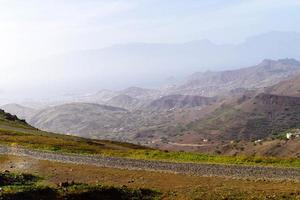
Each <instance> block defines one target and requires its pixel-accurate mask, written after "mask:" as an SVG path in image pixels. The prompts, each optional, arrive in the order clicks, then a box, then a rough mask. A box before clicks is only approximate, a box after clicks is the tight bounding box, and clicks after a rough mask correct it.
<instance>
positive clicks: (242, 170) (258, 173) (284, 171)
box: [0, 146, 300, 182]
mask: <svg viewBox="0 0 300 200" xmlns="http://www.w3.org/2000/svg"><path fill="white" fill-rule="evenodd" d="M0 154H8V155H16V156H26V157H30V158H35V159H39V160H49V161H58V162H63V163H75V164H84V165H95V166H99V167H109V168H120V169H129V170H151V171H160V172H172V173H180V174H189V175H196V176H219V177H232V178H243V179H244V178H249V179H266V180H270V179H272V180H274V179H276V180H293V181H297V182H298V181H300V169H291V168H273V167H258V166H237V165H220V164H195V163H171V162H161V161H149V160H134V159H125V158H115V157H103V156H84V155H75V154H60V153H51V152H43V151H35V150H28V149H22V148H13V147H6V146H0Z"/></svg>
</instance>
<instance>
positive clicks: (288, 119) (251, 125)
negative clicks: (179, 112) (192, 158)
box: [190, 93, 300, 140]
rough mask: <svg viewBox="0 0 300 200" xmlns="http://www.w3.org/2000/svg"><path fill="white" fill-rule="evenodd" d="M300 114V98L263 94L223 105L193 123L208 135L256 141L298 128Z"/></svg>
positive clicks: (224, 138)
mask: <svg viewBox="0 0 300 200" xmlns="http://www.w3.org/2000/svg"><path fill="white" fill-rule="evenodd" d="M299 113H300V98H299V97H290V96H280V95H273V94H266V93H260V94H258V95H256V96H254V97H249V98H246V97H242V98H240V99H238V100H237V101H232V102H231V103H230V104H223V105H222V106H221V107H219V108H218V109H216V110H215V111H214V112H213V113H212V114H210V115H209V116H207V117H204V118H203V119H202V120H200V121H198V122H193V123H191V124H190V126H191V127H194V128H196V130H198V132H201V133H202V134H203V135H205V137H208V138H215V139H218V140H221V139H222V140H244V139H245V140H255V139H262V138H266V137H270V136H272V135H274V134H279V133H280V132H282V131H284V130H287V129H289V128H296V127H299V124H300V115H299Z"/></svg>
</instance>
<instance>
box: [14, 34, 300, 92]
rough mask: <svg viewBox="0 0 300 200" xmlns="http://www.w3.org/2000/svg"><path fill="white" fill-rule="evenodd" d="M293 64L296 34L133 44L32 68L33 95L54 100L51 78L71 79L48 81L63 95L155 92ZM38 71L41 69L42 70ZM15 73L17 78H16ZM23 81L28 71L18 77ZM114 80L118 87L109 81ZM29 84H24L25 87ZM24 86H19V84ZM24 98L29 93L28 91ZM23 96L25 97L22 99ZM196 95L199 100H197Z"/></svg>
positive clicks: (299, 43) (299, 55) (298, 45)
mask: <svg viewBox="0 0 300 200" xmlns="http://www.w3.org/2000/svg"><path fill="white" fill-rule="evenodd" d="M287 57H288V58H295V59H299V60H300V34H299V33H291V32H269V33H266V34H261V35H257V36H254V37H251V38H248V39H246V40H245V41H244V42H242V43H240V44H220V45H218V44H214V43H213V42H210V41H207V40H200V41H191V42H186V43H180V44H163V43H156V44H155V43H154V44H151V43H134V44H122V45H114V46H111V47H107V48H103V49H96V50H83V51H78V52H72V53H68V54H63V55H59V56H52V57H49V58H47V59H43V60H40V61H37V62H35V63H32V64H30V65H29V66H27V65H26V66H24V68H25V67H30V68H31V69H32V70H34V71H36V73H35V74H32V73H31V74H30V76H28V77H30V79H31V81H33V82H34V81H37V82H39V85H35V86H34V89H35V90H38V89H40V90H42V91H47V94H49V93H53V94H57V93H58V92H59V91H57V90H58V88H56V89H55V90H54V89H53V87H52V86H48V84H47V83H48V82H45V81H44V80H48V79H46V77H47V78H48V77H49V72H52V71H53V72H55V73H56V74H69V75H70V76H68V77H60V76H55V77H53V78H52V79H51V81H53V82H56V83H57V85H60V86H61V87H59V90H61V91H66V90H68V91H75V92H76V91H77V92H78V91H85V90H86V88H89V90H90V91H91V90H98V89H99V86H101V88H126V87H128V86H131V85H135V86H140V87H157V86H160V85H162V84H163V83H165V80H166V78H167V77H170V76H173V77H176V78H183V77H185V76H187V75H189V74H190V73H192V72H195V71H201V72H204V71H207V70H212V71H219V70H224V69H226V70H233V69H237V68H240V67H241V66H251V65H254V64H255V63H258V62H260V61H261V60H263V59H265V58H269V59H279V58H287ZM40 66H43V68H41V67H40ZM16 73H18V72H16ZM19 73H22V75H23V74H24V75H23V76H22V77H26V73H29V72H27V71H20V72H19ZM112 80H118V81H112ZM27 82H28V80H26V78H24V84H25V83H27ZM21 84H22V83H21ZM26 92H27V93H28V92H29V91H26ZM24 95H25V94H24ZM198 95H199V94H198Z"/></svg>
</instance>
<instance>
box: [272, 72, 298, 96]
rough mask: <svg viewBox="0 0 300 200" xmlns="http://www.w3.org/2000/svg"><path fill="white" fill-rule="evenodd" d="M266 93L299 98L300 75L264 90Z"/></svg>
mask: <svg viewBox="0 0 300 200" xmlns="http://www.w3.org/2000/svg"><path fill="white" fill-rule="evenodd" d="M266 92H267V93H271V94H278V95H287V96H297V97H300V75H296V76H295V77H293V78H291V79H289V80H286V81H282V82H280V83H278V84H276V85H274V86H272V87H269V88H267V89H266Z"/></svg>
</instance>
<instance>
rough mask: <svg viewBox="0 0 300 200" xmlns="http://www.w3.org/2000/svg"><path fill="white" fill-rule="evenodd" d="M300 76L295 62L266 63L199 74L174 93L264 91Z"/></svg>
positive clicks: (188, 79) (273, 61)
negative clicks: (236, 90) (241, 89)
mask: <svg viewBox="0 0 300 200" xmlns="http://www.w3.org/2000/svg"><path fill="white" fill-rule="evenodd" d="M299 72H300V62H299V61H297V60H294V59H282V60H277V61H275V60H263V61H262V62H261V63H260V64H258V65H256V66H252V67H247V68H242V69H237V70H231V71H220V72H210V71H208V72H198V73H194V74H193V75H191V76H189V77H188V78H187V80H186V82H185V83H184V84H181V85H178V86H176V87H175V88H173V89H172V90H173V91H172V90H171V91H172V92H173V93H180V94H193V95H195V94H197V95H201V96H219V95H220V94H224V93H226V92H229V91H231V90H234V89H238V88H244V89H261V88H264V87H268V86H271V85H274V84H276V83H279V82H280V81H283V80H286V79H287V78H290V77H291V76H293V75H294V74H296V73H299Z"/></svg>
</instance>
